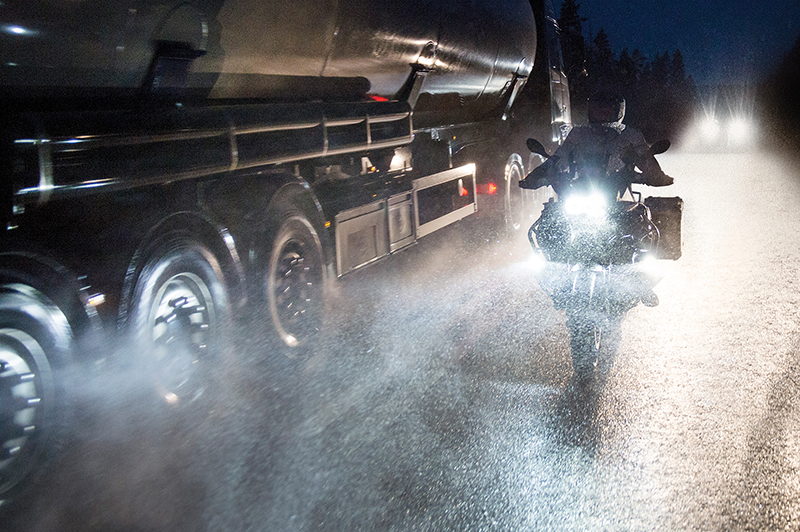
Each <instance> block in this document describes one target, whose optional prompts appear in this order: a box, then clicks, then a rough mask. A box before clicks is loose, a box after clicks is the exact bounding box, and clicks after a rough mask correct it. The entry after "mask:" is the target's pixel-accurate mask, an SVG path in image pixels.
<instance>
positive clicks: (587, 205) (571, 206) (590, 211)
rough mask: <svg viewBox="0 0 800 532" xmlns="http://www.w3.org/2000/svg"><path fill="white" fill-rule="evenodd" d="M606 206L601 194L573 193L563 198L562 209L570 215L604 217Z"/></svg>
mask: <svg viewBox="0 0 800 532" xmlns="http://www.w3.org/2000/svg"><path fill="white" fill-rule="evenodd" d="M607 208H608V205H606V198H605V197H604V196H603V195H602V194H591V195H589V196H583V195H574V196H570V197H568V198H567V199H566V200H564V211H565V212H566V213H567V214H568V215H571V216H579V215H585V216H588V217H589V218H595V219H601V218H603V217H605V214H606V210H607Z"/></svg>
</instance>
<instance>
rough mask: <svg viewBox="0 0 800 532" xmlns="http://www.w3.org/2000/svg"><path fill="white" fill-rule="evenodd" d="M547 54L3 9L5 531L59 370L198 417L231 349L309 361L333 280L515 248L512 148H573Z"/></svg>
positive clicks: (114, 9)
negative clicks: (247, 346) (503, 239)
mask: <svg viewBox="0 0 800 532" xmlns="http://www.w3.org/2000/svg"><path fill="white" fill-rule="evenodd" d="M557 31H558V28H557V25H556V21H555V15H554V13H553V8H552V5H551V4H550V0H531V1H530V2H529V0H466V1H465V0H459V1H456V0H402V1H401V0H384V1H382V2H375V1H373V0H350V1H348V2H341V1H339V0H291V1H288V0H272V1H268V2H265V1H263V0H188V1H187V0H181V1H176V0H120V1H116V2H110V1H106V0H81V1H76V2H63V1H56V0H38V1H35V2H29V1H22V0H7V1H4V2H2V4H1V5H0V93H2V99H1V100H0V101H2V107H3V109H2V118H0V124H1V126H0V160H1V161H2V164H1V165H0V172H1V174H0V180H1V181H0V182H2V204H1V206H0V217H1V218H0V219H1V220H2V224H3V229H4V230H3V231H2V236H0V506H2V501H6V502H8V501H11V500H12V499H14V498H15V497H21V495H20V494H21V493H22V492H23V491H24V489H25V488H26V487H27V486H29V485H30V484H31V482H32V481H33V480H35V478H36V477H37V476H38V474H39V472H40V471H42V470H43V467H44V464H45V463H46V462H47V459H48V457H49V456H50V455H51V454H52V452H53V451H52V450H53V448H54V443H55V442H57V441H58V438H59V431H60V430H62V429H63V427H64V425H65V424H67V425H68V424H69V416H68V414H67V413H68V412H69V408H68V406H67V405H68V404H69V393H70V388H71V384H70V382H71V380H70V379H71V378H75V372H74V371H70V368H75V367H81V365H82V364H83V365H91V363H92V362H94V360H93V358H96V357H99V358H105V357H114V356H116V357H119V356H124V357H129V358H130V360H129V361H128V362H129V363H131V364H133V365H135V366H137V367H140V368H146V369H147V370H148V375H150V377H151V379H150V382H151V383H152V386H153V389H154V390H156V391H157V392H158V394H159V396H160V397H161V398H162V399H163V400H164V401H166V402H168V403H173V404H174V403H178V404H182V403H186V402H192V401H193V400H195V399H196V398H198V397H199V396H201V394H202V392H203V391H204V390H206V389H208V388H209V387H211V386H213V385H214V383H213V379H214V374H215V373H216V371H217V367H218V366H219V365H220V360H219V358H220V357H222V356H229V355H224V354H223V353H224V352H226V351H225V347H226V344H227V343H228V342H229V341H230V339H231V335H232V334H231V332H230V331H231V330H233V329H234V328H235V326H236V324H237V323H241V322H242V321H249V322H253V321H255V322H257V323H258V325H259V326H260V327H261V328H260V332H259V334H263V335H264V337H265V338H271V339H273V340H274V342H273V344H274V346H275V350H276V351H288V352H289V353H290V354H291V353H292V352H294V351H300V350H308V349H313V342H314V340H315V338H316V337H317V336H318V335H319V331H320V329H321V327H322V326H323V324H324V322H325V315H326V305H325V298H326V287H327V286H329V285H330V283H334V282H336V280H337V278H339V277H341V276H344V275H358V273H354V272H357V271H358V270H360V269H361V268H363V267H365V266H367V265H369V264H372V263H374V262H376V261H379V260H382V259H386V258H388V257H391V256H392V255H393V254H395V253H397V252H399V251H401V250H403V249H405V248H407V247H408V246H410V245H412V244H414V243H415V242H417V240H418V239H420V238H423V237H424V236H425V235H427V234H429V233H431V232H433V231H436V230H439V229H441V228H443V227H445V226H448V225H450V224H453V223H454V222H457V221H459V220H461V219H462V218H464V217H466V216H470V215H473V214H474V213H476V211H478V209H479V207H480V208H481V214H483V212H484V211H486V213H488V214H489V215H494V216H499V217H502V218H504V219H507V220H508V225H509V226H510V227H512V228H513V227H522V226H525V228H526V227H527V225H526V224H525V223H524V219H523V218H522V217H524V216H531V213H527V212H526V211H525V210H524V209H525V205H530V204H531V203H537V202H539V203H541V202H543V198H538V199H534V201H533V202H532V201H531V198H530V197H528V196H524V195H523V191H521V190H520V189H519V188H518V187H517V181H518V180H519V179H521V178H522V177H524V175H525V174H526V172H527V171H528V170H529V169H530V165H531V164H532V162H531V161H530V160H529V155H528V154H527V152H525V151H524V138H523V139H522V142H519V139H517V138H516V137H515V133H517V134H519V135H521V136H523V137H524V136H527V133H528V130H529V128H530V127H545V128H548V134H549V133H552V138H553V141H554V142H556V143H557V142H559V141H560V139H561V138H563V136H564V135H565V134H566V133H567V131H568V129H569V126H570V115H569V97H568V87H567V82H566V78H565V76H564V74H563V68H562V65H561V58H560V52H559V49H558V34H557ZM534 77H535V78H536V79H534ZM526 84H527V87H526ZM522 100H525V101H527V102H528V107H524V108H523V107H520V103H519V102H521V101H522ZM531 102H535V103H531ZM520 109H522V110H526V109H527V110H530V109H534V111H535V112H530V113H529V112H527V111H525V112H521V111H520ZM542 117H544V118H542ZM534 122H536V124H534ZM537 136H539V138H541V134H538V135H537ZM489 193H493V194H489ZM484 204H485V206H486V209H484V208H483V206H484ZM117 345H124V346H125V349H116V348H115V347H114V348H112V347H111V346H117ZM87 359H88V360H87ZM67 375H72V377H66V376H67Z"/></svg>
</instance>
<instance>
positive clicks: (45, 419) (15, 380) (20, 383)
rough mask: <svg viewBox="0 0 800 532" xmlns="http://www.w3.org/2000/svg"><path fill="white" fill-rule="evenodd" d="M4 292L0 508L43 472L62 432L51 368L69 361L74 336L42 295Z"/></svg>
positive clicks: (0, 305) (0, 298) (0, 309)
mask: <svg viewBox="0 0 800 532" xmlns="http://www.w3.org/2000/svg"><path fill="white" fill-rule="evenodd" d="M1 290H2V292H0V507H2V506H3V505H4V503H5V502H7V501H10V500H12V499H14V498H19V496H20V495H21V494H22V492H23V491H24V490H25V489H27V488H28V487H30V485H31V484H32V483H33V480H34V479H35V478H36V477H37V476H38V475H39V474H41V473H42V471H43V470H44V466H45V465H46V463H47V459H48V457H49V456H50V455H51V454H52V448H53V446H54V445H55V442H56V441H57V440H58V437H59V435H60V430H59V426H60V425H59V423H58V420H59V419H60V418H63V417H64V416H63V411H64V409H65V398H64V394H63V393H62V392H61V388H59V387H58V385H57V382H56V379H55V378H54V375H53V368H54V367H57V366H59V365H61V364H64V363H65V362H66V361H67V360H68V356H69V349H70V348H71V343H72V334H71V331H70V328H69V325H68V323H67V320H66V318H65V317H64V314H63V313H61V311H60V310H59V309H58V308H57V307H56V306H55V305H54V304H52V303H51V302H49V300H47V299H46V298H45V297H44V296H42V295H41V294H39V293H38V292H35V291H34V290H28V289H27V287H25V288H24V289H23V291H16V290H15V289H13V288H11V289H9V287H3V288H2V289H1Z"/></svg>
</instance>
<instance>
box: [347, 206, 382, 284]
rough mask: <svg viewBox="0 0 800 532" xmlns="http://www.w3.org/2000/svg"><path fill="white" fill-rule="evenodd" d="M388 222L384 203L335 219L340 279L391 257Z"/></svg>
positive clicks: (358, 209) (349, 212) (353, 211)
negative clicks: (387, 256) (388, 256)
mask: <svg viewBox="0 0 800 532" xmlns="http://www.w3.org/2000/svg"><path fill="white" fill-rule="evenodd" d="M386 218H387V217H386V202H385V201H379V202H376V203H371V204H369V205H364V206H362V207H357V208H355V209H350V210H347V211H343V212H340V213H339V214H337V215H336V218H335V222H336V267H337V270H338V272H339V276H342V275H344V274H346V273H348V272H351V271H353V270H355V269H356V268H359V267H361V266H365V265H367V264H369V263H371V262H374V261H376V260H378V259H380V258H382V257H385V256H386V255H388V254H389V230H388V228H387V223H386Z"/></svg>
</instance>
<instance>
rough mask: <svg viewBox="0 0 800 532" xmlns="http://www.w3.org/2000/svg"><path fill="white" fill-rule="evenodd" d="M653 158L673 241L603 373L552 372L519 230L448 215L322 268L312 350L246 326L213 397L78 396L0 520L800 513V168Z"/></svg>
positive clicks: (574, 518) (798, 519) (63, 523)
mask: <svg viewBox="0 0 800 532" xmlns="http://www.w3.org/2000/svg"><path fill="white" fill-rule="evenodd" d="M659 159H660V161H661V162H662V166H663V167H664V169H665V171H666V172H667V173H668V174H670V175H673V176H675V177H676V183H677V184H676V185H675V186H673V187H669V188H664V189H650V190H646V191H645V195H660V196H676V195H677V196H681V197H682V198H683V199H684V201H685V212H684V218H683V222H684V255H683V257H682V258H681V259H680V260H679V261H677V262H674V263H665V264H664V266H665V277H664V280H663V281H662V282H661V283H660V284H659V285H658V286H657V287H656V293H657V294H658V296H659V298H660V301H661V304H660V305H659V306H658V307H655V308H645V307H642V306H639V307H637V308H635V309H633V310H632V311H630V312H629V313H628V314H627V316H626V317H625V320H624V322H623V324H622V330H621V336H620V337H619V338H618V339H616V340H617V341H618V344H617V351H616V355H615V357H614V360H613V364H611V365H610V368H609V369H608V373H607V375H606V378H605V385H604V386H596V387H595V388H593V389H591V390H574V389H573V388H572V387H571V386H570V376H571V363H570V359H569V343H568V338H567V332H566V329H565V326H564V321H565V318H564V313H563V311H556V310H554V309H553V307H552V304H551V303H550V301H549V299H548V298H547V297H546V296H545V295H544V294H543V293H542V292H541V290H539V288H538V287H537V286H536V283H535V281H534V280H533V278H532V277H531V272H530V270H529V268H528V266H527V264H526V258H527V257H528V255H529V254H528V248H527V247H526V246H527V244H526V243H525V242H508V241H505V240H503V241H497V240H494V239H486V238H484V237H483V236H481V237H476V236H474V234H475V233H473V236H470V237H467V238H461V237H455V236H454V235H458V234H463V233H464V231H463V230H461V231H450V230H448V231H442V232H440V233H439V234H434V235H431V236H430V237H428V238H427V239H425V240H424V241H422V242H421V243H420V244H419V245H417V246H415V247H414V248H413V249H410V250H407V251H404V252H403V253H401V254H400V255H398V256H397V257H395V258H394V259H393V260H390V261H386V262H384V263H382V264H380V265H377V266H376V267H373V268H370V269H368V270H366V271H363V272H361V273H359V274H357V275H352V276H350V277H348V278H346V279H345V280H344V281H343V282H342V283H340V286H339V287H338V289H337V294H336V295H335V297H334V303H333V304H334V307H335V309H336V310H337V312H338V315H339V318H338V319H337V320H336V322H335V323H334V324H332V326H331V328H330V330H328V331H327V332H326V343H325V345H324V346H322V347H321V348H320V349H319V350H318V351H317V352H316V353H315V354H314V355H313V356H310V357H308V358H306V359H301V360H289V359H285V358H281V357H276V356H274V355H272V354H271V353H270V352H268V350H266V349H265V348H264V345H263V343H262V342H261V341H260V339H258V338H251V337H248V336H246V335H243V336H242V338H241V344H242V345H241V348H240V351H239V353H238V355H239V356H238V358H239V363H238V365H236V367H238V368H239V371H232V372H231V373H232V374H234V376H231V377H230V378H229V379H228V385H227V387H226V389H225V390H224V391H223V393H222V395H223V397H224V401H222V402H221V403H220V404H219V405H218V406H217V407H216V408H214V410H213V411H212V412H211V413H204V414H202V415H198V416H196V417H191V416H189V417H187V418H186V419H183V420H180V421H176V420H175V418H174V417H172V416H167V415H162V414H161V413H159V412H158V411H151V410H149V409H148V408H141V407H140V404H131V403H130V402H129V401H126V400H125V398H124V397H120V395H123V394H121V392H119V390H120V388H119V387H117V386H116V385H115V384H114V383H113V382H111V384H109V383H108V382H105V383H104V385H100V386H97V387H96V388H92V389H87V390H86V392H85V397H84V401H85V403H86V404H87V405H91V406H87V407H86V408H85V409H84V412H83V416H84V417H85V419H84V422H85V424H86V426H87V427H89V430H88V431H87V433H86V434H88V435H85V436H83V437H76V438H74V441H72V442H71V443H70V444H68V445H67V448H66V449H65V453H64V457H63V458H62V459H60V460H59V462H58V463H57V466H56V468H55V470H54V473H52V475H51V477H52V478H50V479H49V480H48V483H47V486H46V487H45V488H44V489H41V490H38V491H37V492H36V493H35V494H33V495H32V498H31V502H30V504H29V505H28V506H27V507H26V508H25V510H24V511H23V512H22V513H20V514H19V515H17V516H15V517H14V521H13V523H12V524H13V525H14V526H15V527H18V528H19V529H21V530H210V531H223V530H231V531H244V530H256V531H260V530H265V531H283V530H286V531H304V530H325V531H351V530H398V531H399V530H458V531H467V530H475V531H478V530H481V531H484V530H508V531H517V530H620V531H622V530H626V531H627V530H784V529H789V530H797V529H800V404H798V390H799V389H800V360H799V359H798V344H799V343H800V333H799V332H798V322H800V311H799V310H798V300H800V231H798V229H799V228H800V212H798V211H799V210H800V209H798V206H800V169H798V168H797V167H794V168H792V167H789V166H784V165H783V164H781V163H780V162H779V161H778V160H777V159H775V158H771V157H762V156H756V155H753V154H713V155H701V154H680V153H668V154H665V155H662V156H660V157H659ZM473 227H477V224H475V222H474V221H470V222H468V223H464V224H462V227H461V228H460V229H470V228H473ZM439 246H445V247H446V249H447V253H446V256H445V257H444V258H442V256H441V255H437V254H436V253H435V250H436V249H437V248H438V247H439ZM110 390H113V393H109V391H110ZM112 407H113V408H112Z"/></svg>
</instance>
